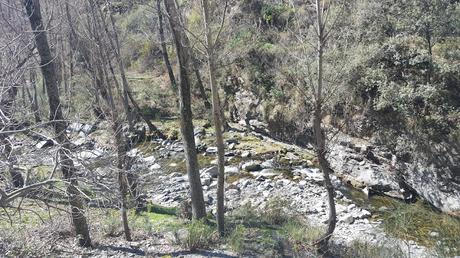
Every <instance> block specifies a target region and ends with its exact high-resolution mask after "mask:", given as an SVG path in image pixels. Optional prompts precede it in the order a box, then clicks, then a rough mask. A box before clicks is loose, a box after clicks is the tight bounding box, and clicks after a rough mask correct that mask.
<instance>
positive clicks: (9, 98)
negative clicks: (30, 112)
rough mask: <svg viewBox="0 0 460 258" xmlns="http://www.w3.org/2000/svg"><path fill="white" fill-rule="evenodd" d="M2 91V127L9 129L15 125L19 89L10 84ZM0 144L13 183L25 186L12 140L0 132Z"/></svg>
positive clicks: (0, 152) (0, 126) (16, 185)
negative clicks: (14, 113) (15, 167)
mask: <svg viewBox="0 0 460 258" xmlns="http://www.w3.org/2000/svg"><path fill="white" fill-rule="evenodd" d="M2 93H3V94H2V98H1V99H0V109H1V111H2V119H0V129H1V130H8V127H10V126H11V127H12V125H14V121H12V120H13V119H12V117H13V114H12V107H13V103H14V100H15V99H16V96H17V93H18V90H17V87H15V86H10V87H9V88H8V89H7V90H6V91H5V92H2ZM0 146H1V147H0V157H2V158H3V159H4V160H6V161H8V172H9V174H10V177H11V183H12V185H13V186H14V187H16V188H20V187H23V186H24V178H23V176H22V174H21V172H19V171H17V170H15V169H14V165H15V164H16V163H17V160H16V157H15V156H14V153H13V146H12V144H11V141H10V140H9V139H8V137H7V135H6V134H0Z"/></svg>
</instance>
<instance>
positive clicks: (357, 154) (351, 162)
mask: <svg viewBox="0 0 460 258" xmlns="http://www.w3.org/2000/svg"><path fill="white" fill-rule="evenodd" d="M103 126H104V125H100V127H103ZM174 126H175V125H174V124H168V125H164V128H163V129H165V128H166V127H167V129H166V130H171V128H174ZM235 127H236V129H235V130H231V131H230V132H228V133H226V135H225V139H226V142H225V143H226V166H225V174H226V186H225V189H226V190H225V202H226V209H227V214H231V213H232V212H233V211H235V210H238V209H240V208H241V207H243V206H250V207H251V208H252V209H254V210H256V211H257V210H258V211H263V210H264V209H265V207H266V206H267V204H268V203H269V202H270V201H271V200H274V199H281V200H284V201H285V202H286V208H287V212H290V213H292V214H294V215H295V216H299V217H302V218H304V219H305V220H307V221H308V222H309V223H310V224H312V225H314V226H316V227H324V226H325V225H326V222H327V218H328V206H327V194H326V191H325V189H324V187H323V177H322V174H321V173H320V171H319V169H318V168H317V167H316V160H315V158H314V156H313V154H312V150H311V149H308V148H300V147H298V146H293V145H290V144H286V143H282V142H278V141H275V140H273V139H270V138H268V137H266V136H263V135H261V134H260V133H255V132H248V131H244V130H243V128H238V126H235ZM174 130H175V129H172V133H171V132H170V135H172V136H170V139H168V140H156V139H149V140H146V141H144V142H143V143H142V144H138V145H137V146H135V147H134V148H133V149H132V150H131V151H130V152H129V153H128V154H129V156H131V157H132V159H133V165H132V167H131V170H130V172H132V173H134V174H136V175H137V176H138V180H139V184H140V185H139V187H140V189H141V193H142V196H143V198H144V199H145V201H148V202H150V203H153V204H158V205H162V206H168V207H180V206H181V205H183V203H184V201H185V200H187V199H188V196H189V186H188V178H187V175H186V171H185V160H184V152H183V147H182V143H181V141H180V140H179V139H177V138H176V136H177V132H174ZM69 134H70V135H71V139H72V141H73V144H74V152H75V153H76V155H75V162H76V165H77V167H78V169H79V172H80V175H81V176H82V178H83V180H82V184H81V185H82V187H83V188H84V187H85V186H86V185H91V186H92V189H91V190H90V191H93V192H94V194H93V195H94V196H96V197H95V198H93V199H92V200H91V201H90V202H89V204H90V206H101V205H103V206H106V207H110V206H115V204H116V202H117V200H116V196H117V190H116V189H117V186H116V180H115V179H114V177H113V176H111V175H113V172H114V168H113V163H114V160H115V155H114V152H113V150H112V149H111V147H110V146H111V144H112V141H113V139H112V138H111V137H110V136H108V135H107V133H104V130H88V131H87V132H86V131H82V130H77V131H69ZM195 140H196V142H197V148H198V150H199V163H200V168H201V170H200V175H201V181H202V185H203V190H204V197H205V201H206V204H207V209H208V211H209V212H211V213H214V214H215V209H216V188H217V169H216V152H217V149H216V148H215V147H214V146H213V130H212V129H210V128H209V127H208V126H206V124H203V126H201V125H200V126H197V128H196V129H195ZM52 145H53V144H52V143H50V144H45V145H43V144H38V145H36V146H35V149H34V150H32V151H28V152H24V155H22V156H21V157H20V158H19V159H18V162H19V163H20V164H28V165H27V167H21V166H18V169H20V170H21V169H22V170H24V171H23V172H25V171H31V173H34V174H40V169H42V168H46V169H50V168H53V166H54V160H53V159H52V157H53V156H55V155H53V153H55V151H56V147H53V146H52ZM334 146H335V145H334ZM356 146H358V145H356V143H352V141H351V140H348V141H342V142H339V143H338V144H337V145H336V146H335V147H333V148H332V151H331V160H332V165H333V166H334V168H335V170H336V171H337V172H338V173H336V175H333V176H332V178H333V184H334V186H335V188H336V196H335V199H336V203H337V206H336V208H337V215H338V224H337V228H336V231H335V233H334V236H333V241H334V243H335V244H336V245H338V246H347V245H350V244H351V243H353V242H354V241H362V242H369V243H373V244H378V245H387V246H389V247H395V245H396V246H398V247H399V248H400V249H401V250H403V251H404V252H406V253H407V254H408V255H409V254H410V257H434V256H435V255H434V253H433V252H432V251H431V250H430V249H429V248H426V247H424V246H421V245H419V244H417V243H416V242H414V241H408V240H403V239H397V238H394V237H391V236H389V235H388V234H387V233H386V232H384V230H383V227H382V218H381V216H380V214H379V213H380V211H384V210H385V209H387V207H385V206H383V205H378V204H376V205H374V206H373V204H372V198H373V197H372V196H367V194H369V190H371V191H373V193H378V194H384V195H387V196H393V197H396V198H402V199H404V198H406V197H405V195H404V192H403V191H400V188H398V185H396V184H394V182H395V181H394V180H392V179H391V178H382V177H381V176H379V173H378V171H381V170H384V169H387V168H389V166H390V165H389V162H388V161H385V162H382V161H381V160H382V158H381V157H380V156H377V155H376V154H373V153H372V154H369V153H370V152H371V149H370V148H369V147H362V146H360V147H359V148H358V147H356ZM18 149H21V147H20V146H19V147H18ZM363 149H364V151H363ZM366 151H367V152H366ZM44 154H46V155H44ZM45 157H48V158H45ZM386 159H387V160H389V161H391V156H388V157H386ZM371 163H372V164H371ZM376 182H377V183H376ZM353 186H354V187H359V188H361V189H355V188H353ZM382 186H383V187H382ZM382 189H383V190H382ZM363 190H364V191H363ZM371 195H372V193H371ZM99 196H103V197H102V198H99ZM107 196H113V197H110V198H114V199H113V200H111V199H110V198H108V197H107ZM357 196H359V198H358V197H357ZM385 198H390V197H385ZM363 200H365V201H363ZM103 202H105V203H103ZM434 233H436V232H433V234H434ZM162 241H163V242H164V241H165V240H164V239H163V240H162ZM95 255H96V254H95ZM114 255H120V253H119V252H116V253H114ZM132 255H142V254H132ZM144 255H145V253H144Z"/></svg>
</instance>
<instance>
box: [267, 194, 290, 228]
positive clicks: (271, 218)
mask: <svg viewBox="0 0 460 258" xmlns="http://www.w3.org/2000/svg"><path fill="white" fill-rule="evenodd" d="M289 207H290V204H289V202H288V201H287V200H285V199H282V198H281V197H274V198H271V199H269V200H268V201H267V204H266V206H265V209H264V210H263V211H262V218H263V219H264V221H265V222H266V223H268V224H271V225H281V224H283V223H285V222H286V221H288V219H289V217H290V216H291V215H290V214H288V211H289V210H290V208H289Z"/></svg>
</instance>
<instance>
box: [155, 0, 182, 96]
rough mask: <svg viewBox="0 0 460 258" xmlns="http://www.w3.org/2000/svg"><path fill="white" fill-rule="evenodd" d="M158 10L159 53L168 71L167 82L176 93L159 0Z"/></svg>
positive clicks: (157, 0)
mask: <svg viewBox="0 0 460 258" xmlns="http://www.w3.org/2000/svg"><path fill="white" fill-rule="evenodd" d="M156 2H157V9H158V30H159V33H160V45H161V52H162V54H163V60H164V62H165V66H166V69H167V70H168V76H169V81H170V82H171V88H172V90H173V91H174V92H175V93H177V83H176V78H175V77H174V71H173V69H172V66H171V62H170V61H169V55H168V48H167V47H166V40H165V33H164V28H163V11H162V10H161V0H156Z"/></svg>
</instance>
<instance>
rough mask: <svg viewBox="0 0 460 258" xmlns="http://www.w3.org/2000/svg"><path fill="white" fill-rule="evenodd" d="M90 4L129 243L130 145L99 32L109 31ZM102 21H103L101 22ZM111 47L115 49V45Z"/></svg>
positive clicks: (98, 65) (101, 90)
mask: <svg viewBox="0 0 460 258" xmlns="http://www.w3.org/2000/svg"><path fill="white" fill-rule="evenodd" d="M89 4H90V9H91V13H92V17H93V21H94V25H95V31H94V32H93V37H94V38H95V39H96V42H97V43H98V52H99V57H100V59H99V63H97V64H96V66H97V70H98V75H97V78H98V79H97V80H96V81H97V83H98V85H97V88H98V90H99V91H100V93H101V96H102V97H103V99H104V100H105V101H106V103H107V105H108V106H109V108H110V110H111V112H110V114H111V120H112V130H113V134H114V137H115V145H116V148H117V169H118V187H119V191H120V213H121V221H122V225H123V232H124V234H125V239H126V240H127V241H131V240H132V238H131V230H130V228H129V223H128V215H127V194H128V179H127V175H126V169H127V168H128V167H129V163H128V160H127V158H128V157H127V155H126V152H127V150H128V145H127V142H126V141H125V140H124V135H123V126H122V123H121V120H120V118H119V114H118V111H117V108H116V105H115V100H114V95H113V92H112V87H111V86H110V79H109V75H108V71H107V69H106V67H107V65H109V67H110V69H111V73H112V76H113V80H114V81H116V77H115V74H114V72H113V68H112V65H111V63H110V60H109V57H108V50H107V46H106V45H105V44H103V42H102V40H101V38H100V37H99V34H98V31H99V30H102V29H104V30H105V31H106V33H107V36H108V37H110V35H109V34H108V29H107V26H106V24H105V23H104V21H101V20H102V19H103V17H102V15H101V13H100V12H98V14H99V15H100V16H98V15H97V14H96V11H95V9H96V8H99V7H98V6H97V5H96V4H95V2H94V0H89ZM99 19H101V20H99ZM101 22H102V26H104V28H101V27H100V26H101ZM109 41H110V42H111V39H110V38H109ZM110 47H112V48H113V47H114V46H113V44H112V45H111V46H110ZM104 79H105V84H104Z"/></svg>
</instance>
